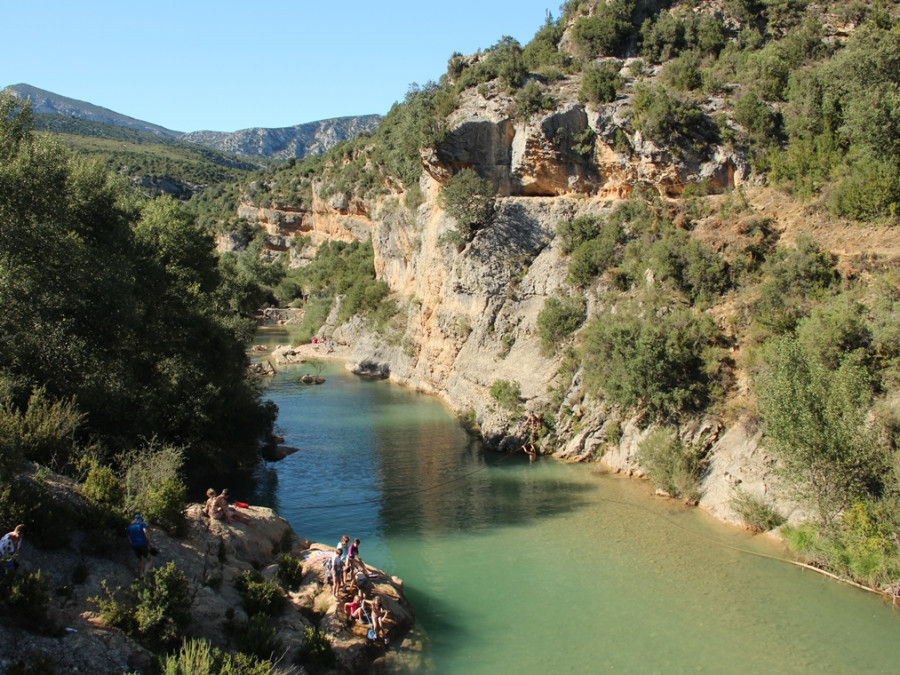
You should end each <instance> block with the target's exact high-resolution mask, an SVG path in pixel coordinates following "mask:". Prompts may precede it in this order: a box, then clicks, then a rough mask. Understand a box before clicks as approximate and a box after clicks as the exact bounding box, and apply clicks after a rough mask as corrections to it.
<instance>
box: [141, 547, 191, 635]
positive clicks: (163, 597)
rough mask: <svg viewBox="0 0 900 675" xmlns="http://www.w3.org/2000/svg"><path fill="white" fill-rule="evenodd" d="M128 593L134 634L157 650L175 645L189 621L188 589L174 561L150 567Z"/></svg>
mask: <svg viewBox="0 0 900 675" xmlns="http://www.w3.org/2000/svg"><path fill="white" fill-rule="evenodd" d="M132 592H133V593H134V595H135V598H136V607H135V613H134V618H135V622H136V626H137V635H138V636H140V638H141V639H142V640H143V641H144V642H145V643H146V644H149V645H152V646H153V647H155V648H157V649H159V648H164V647H171V646H173V645H175V644H177V643H178V641H179V640H180V638H181V632H182V630H183V629H184V627H185V626H187V624H188V623H190V620H191V613H190V607H191V597H190V587H189V585H188V580H187V577H186V576H185V574H184V572H182V571H181V570H180V569H178V568H177V567H176V566H175V563H174V562H168V563H167V564H166V566H165V567H160V568H151V569H150V570H149V571H147V573H146V574H145V575H144V579H143V582H142V583H141V582H138V583H136V584H135V585H134V586H133V587H132Z"/></svg>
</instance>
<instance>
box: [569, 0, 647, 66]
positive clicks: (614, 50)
mask: <svg viewBox="0 0 900 675" xmlns="http://www.w3.org/2000/svg"><path fill="white" fill-rule="evenodd" d="M635 5H636V3H635V0H610V1H609V2H603V3H598V4H597V5H596V7H595V8H594V12H593V14H591V16H587V17H582V18H580V19H578V21H577V22H575V27H574V28H573V29H572V37H573V39H574V40H575V44H576V45H578V47H579V48H580V49H581V50H582V51H583V52H584V55H585V56H586V57H587V58H589V59H592V58H594V57H596V56H618V55H619V52H620V51H621V50H622V46H623V44H624V43H625V40H626V38H627V37H628V35H629V34H630V33H631V30H632V28H633V26H632V23H631V16H632V14H633V13H634V8H635Z"/></svg>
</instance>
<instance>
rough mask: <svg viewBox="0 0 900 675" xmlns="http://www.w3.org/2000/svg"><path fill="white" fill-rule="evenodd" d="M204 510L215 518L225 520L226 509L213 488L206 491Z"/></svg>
mask: <svg viewBox="0 0 900 675" xmlns="http://www.w3.org/2000/svg"><path fill="white" fill-rule="evenodd" d="M203 512H204V513H205V514H206V515H208V516H209V517H210V518H212V519H213V520H225V511H223V510H222V508H221V507H220V506H219V500H218V497H216V491H215V490H213V489H212V488H209V490H207V491H206V506H204V507H203Z"/></svg>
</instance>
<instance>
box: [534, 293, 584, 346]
mask: <svg viewBox="0 0 900 675" xmlns="http://www.w3.org/2000/svg"><path fill="white" fill-rule="evenodd" d="M584 311H585V303H584V300H583V299H581V298H572V297H569V298H562V299H560V298H547V299H546V300H544V308H543V309H542V310H541V312H540V314H538V318H537V333H538V337H540V339H541V342H542V343H543V345H544V347H545V348H546V349H548V350H555V349H556V348H557V347H558V346H559V343H561V342H562V341H563V340H566V339H568V338H569V337H571V336H572V335H573V334H574V333H575V331H576V330H578V327H579V326H580V325H581V324H582V322H583V321H584Z"/></svg>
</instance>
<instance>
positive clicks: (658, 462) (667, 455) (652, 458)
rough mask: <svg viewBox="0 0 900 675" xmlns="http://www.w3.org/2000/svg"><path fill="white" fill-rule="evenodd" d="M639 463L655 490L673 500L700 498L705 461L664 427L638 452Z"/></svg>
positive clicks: (648, 439)
mask: <svg viewBox="0 0 900 675" xmlns="http://www.w3.org/2000/svg"><path fill="white" fill-rule="evenodd" d="M637 459H638V462H640V464H641V466H643V467H644V468H645V469H646V470H647V477H648V478H649V479H650V482H651V483H653V485H654V487H656V488H658V489H660V490H663V491H664V492H666V493H667V494H670V495H672V496H673V497H684V498H685V499H688V500H690V501H696V500H698V499H699V498H700V476H701V474H702V469H703V461H702V459H703V458H702V457H701V456H700V455H699V454H698V453H697V452H695V451H694V450H692V449H690V448H686V447H685V446H684V443H682V441H681V439H680V438H678V436H677V435H676V434H675V433H674V432H672V431H670V430H668V429H665V428H663V427H658V428H656V429H654V430H653V431H652V432H651V433H650V434H649V435H648V436H647V437H646V438H645V439H644V440H643V441H641V444H640V446H639V448H638V455H637Z"/></svg>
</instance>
